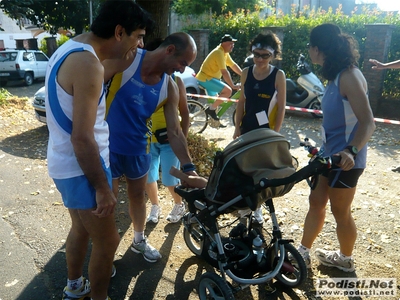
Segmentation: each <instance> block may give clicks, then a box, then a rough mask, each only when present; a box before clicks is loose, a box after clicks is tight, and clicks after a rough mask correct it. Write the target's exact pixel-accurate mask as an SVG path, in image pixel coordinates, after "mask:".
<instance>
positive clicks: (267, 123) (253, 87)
mask: <svg viewBox="0 0 400 300" xmlns="http://www.w3.org/2000/svg"><path fill="white" fill-rule="evenodd" d="M249 50H250V51H251V53H252V54H253V62H254V65H252V66H250V67H247V68H245V69H244V70H243V71H242V77H241V89H242V92H241V94H240V98H239V102H238V104H237V106H236V116H235V132H234V134H233V138H234V139H235V138H237V137H238V136H240V135H242V134H244V133H246V132H249V131H252V130H254V129H257V128H271V129H273V130H275V131H276V132H279V131H280V129H281V127H282V122H283V118H284V116H285V106H286V76H285V73H284V72H283V71H282V70H280V69H278V68H277V67H275V66H273V65H272V64H271V62H272V60H273V59H279V58H280V54H281V41H280V40H279V38H278V37H277V36H276V35H275V34H274V33H272V32H268V33H266V34H259V35H257V36H256V37H255V38H254V39H253V40H252V41H251V42H250V49H249ZM249 213H250V209H248V210H241V211H239V214H240V215H241V216H245V215H247V214H249ZM254 219H255V221H256V223H259V224H261V223H263V221H264V220H263V216H262V210H261V207H260V208H258V209H257V210H256V211H255V212H254Z"/></svg>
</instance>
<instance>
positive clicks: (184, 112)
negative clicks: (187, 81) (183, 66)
mask: <svg viewBox="0 0 400 300" xmlns="http://www.w3.org/2000/svg"><path fill="white" fill-rule="evenodd" d="M176 78H177V79H176V83H177V85H178V89H179V106H178V108H179V115H180V116H181V128H182V132H183V134H184V135H185V137H187V136H188V132H189V125H190V119H189V108H188V105H187V96H186V88H185V85H184V84H183V81H182V79H181V78H180V77H178V76H177V77H176Z"/></svg>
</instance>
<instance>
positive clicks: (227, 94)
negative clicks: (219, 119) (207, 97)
mask: <svg viewBox="0 0 400 300" xmlns="http://www.w3.org/2000/svg"><path fill="white" fill-rule="evenodd" d="M231 95H232V89H231V87H230V86H229V85H227V84H226V85H225V87H224V88H223V89H222V91H221V92H220V93H219V96H220V97H224V98H230V96H231ZM223 102H224V101H223V100H215V102H214V103H213V104H211V105H210V108H211V109H217V107H218V106H219V105H221V104H222V103H223Z"/></svg>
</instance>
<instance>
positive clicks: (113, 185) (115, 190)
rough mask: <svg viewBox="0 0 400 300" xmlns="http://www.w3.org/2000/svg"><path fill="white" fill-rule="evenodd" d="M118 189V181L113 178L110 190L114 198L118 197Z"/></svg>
mask: <svg viewBox="0 0 400 300" xmlns="http://www.w3.org/2000/svg"><path fill="white" fill-rule="evenodd" d="M118 188H119V179H118V178H117V179H114V178H113V180H112V190H113V193H114V195H115V198H117V197H118Z"/></svg>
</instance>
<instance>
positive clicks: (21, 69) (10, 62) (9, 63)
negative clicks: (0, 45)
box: [0, 50, 49, 86]
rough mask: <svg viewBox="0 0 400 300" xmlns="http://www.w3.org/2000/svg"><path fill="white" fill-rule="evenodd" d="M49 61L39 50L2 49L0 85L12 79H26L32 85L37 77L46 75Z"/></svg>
mask: <svg viewBox="0 0 400 300" xmlns="http://www.w3.org/2000/svg"><path fill="white" fill-rule="evenodd" d="M48 61H49V58H48V57H47V56H46V54H44V53H43V52H42V51H39V50H3V51H0V86H6V84H7V82H8V81H12V80H13V81H15V80H24V81H25V84H26V85H28V86H29V85H31V84H32V83H33V81H34V80H35V79H38V78H44V77H45V75H46V69H47V63H48Z"/></svg>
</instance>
